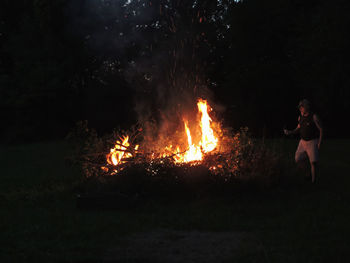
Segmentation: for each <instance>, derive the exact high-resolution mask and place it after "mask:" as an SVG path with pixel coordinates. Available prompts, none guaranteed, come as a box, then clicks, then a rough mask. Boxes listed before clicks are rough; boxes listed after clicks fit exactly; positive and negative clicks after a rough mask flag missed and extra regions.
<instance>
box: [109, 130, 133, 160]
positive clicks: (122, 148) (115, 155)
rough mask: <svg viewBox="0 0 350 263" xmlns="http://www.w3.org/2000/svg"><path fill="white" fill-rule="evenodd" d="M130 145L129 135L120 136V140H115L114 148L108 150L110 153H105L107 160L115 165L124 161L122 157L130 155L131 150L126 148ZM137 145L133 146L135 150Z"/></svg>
mask: <svg viewBox="0 0 350 263" xmlns="http://www.w3.org/2000/svg"><path fill="white" fill-rule="evenodd" d="M129 146H130V144H129V136H125V137H123V138H121V141H117V142H116V145H115V146H114V148H112V149H111V150H110V153H109V154H107V156H106V157H107V162H108V163H109V164H110V165H114V166H117V165H118V164H121V163H124V162H125V161H122V159H123V158H130V157H132V154H131V152H128V151H127V149H128V147H129ZM138 147H139V146H138V145H136V146H135V151H136V150H137V149H138Z"/></svg>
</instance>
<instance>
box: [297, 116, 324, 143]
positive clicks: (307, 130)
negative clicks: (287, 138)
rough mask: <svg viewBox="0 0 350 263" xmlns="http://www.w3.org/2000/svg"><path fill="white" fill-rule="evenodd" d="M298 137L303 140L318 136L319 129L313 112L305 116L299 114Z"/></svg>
mask: <svg viewBox="0 0 350 263" xmlns="http://www.w3.org/2000/svg"><path fill="white" fill-rule="evenodd" d="M299 124H300V137H301V138H302V139H303V140H305V141H310V140H313V139H317V138H318V137H319V130H318V128H317V126H316V124H315V121H314V114H313V113H311V112H310V113H309V114H308V115H307V116H302V115H300V117H299Z"/></svg>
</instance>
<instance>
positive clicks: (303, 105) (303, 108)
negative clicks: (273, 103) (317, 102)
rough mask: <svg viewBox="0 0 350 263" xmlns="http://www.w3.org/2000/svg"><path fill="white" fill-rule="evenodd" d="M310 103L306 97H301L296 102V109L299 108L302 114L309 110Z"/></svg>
mask: <svg viewBox="0 0 350 263" xmlns="http://www.w3.org/2000/svg"><path fill="white" fill-rule="evenodd" d="M310 108H311V104H310V101H308V100H307V99H303V100H301V101H300V102H299V104H298V109H299V110H300V113H301V114H302V115H303V114H305V113H308V112H310Z"/></svg>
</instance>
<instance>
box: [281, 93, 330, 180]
mask: <svg viewBox="0 0 350 263" xmlns="http://www.w3.org/2000/svg"><path fill="white" fill-rule="evenodd" d="M298 108H299V110H300V116H299V118H298V126H297V127H296V128H295V129H294V130H292V131H290V130H286V129H284V134H285V135H290V134H296V133H300V137H301V139H300V141H299V145H298V148H297V150H296V152H295V162H296V163H297V164H298V166H302V163H303V162H304V161H305V160H306V159H307V157H308V158H309V161H310V165H311V182H312V183H315V182H316V174H317V173H316V170H317V164H318V161H319V149H320V146H321V142H322V137H323V128H322V126H321V123H320V120H319V118H318V116H317V115H316V114H314V113H312V112H311V105H310V102H309V101H308V100H306V99H304V100H302V101H300V102H299V105H298Z"/></svg>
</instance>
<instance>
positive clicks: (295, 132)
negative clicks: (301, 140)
mask: <svg viewBox="0 0 350 263" xmlns="http://www.w3.org/2000/svg"><path fill="white" fill-rule="evenodd" d="M299 121H300V116H299V118H298V125H297V127H296V128H295V129H294V130H291V131H290V130H286V129H285V130H284V134H285V135H290V134H297V133H298V132H299V130H300V123H299Z"/></svg>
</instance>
